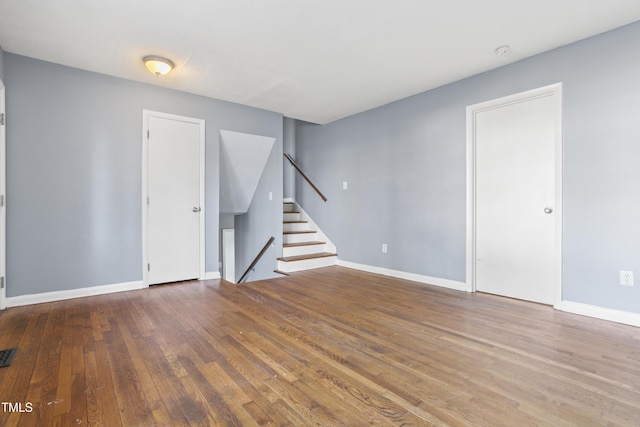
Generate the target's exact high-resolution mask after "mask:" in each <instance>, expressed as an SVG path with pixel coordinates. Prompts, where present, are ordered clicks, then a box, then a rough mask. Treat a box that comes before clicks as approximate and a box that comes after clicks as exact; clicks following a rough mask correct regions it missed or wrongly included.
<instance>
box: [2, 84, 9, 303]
mask: <svg viewBox="0 0 640 427" xmlns="http://www.w3.org/2000/svg"><path fill="white" fill-rule="evenodd" d="M0 114H4V123H5V124H4V125H0V195H1V196H2V197H3V199H2V206H1V207H0V210H2V215H0V277H4V287H2V288H0V310H4V309H5V308H7V195H6V194H7V191H6V189H7V168H6V166H7V160H6V153H7V152H6V141H7V139H6V138H7V134H6V128H7V125H6V124H7V111H6V104H5V86H4V83H3V82H2V80H0Z"/></svg>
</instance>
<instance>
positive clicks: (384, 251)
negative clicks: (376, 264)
mask: <svg viewBox="0 0 640 427" xmlns="http://www.w3.org/2000/svg"><path fill="white" fill-rule="evenodd" d="M382 253H383V254H386V253H387V244H386V243H383V244H382Z"/></svg>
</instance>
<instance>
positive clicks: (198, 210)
mask: <svg viewBox="0 0 640 427" xmlns="http://www.w3.org/2000/svg"><path fill="white" fill-rule="evenodd" d="M201 210H202V209H201V208H193V209H191V212H200V211H201Z"/></svg>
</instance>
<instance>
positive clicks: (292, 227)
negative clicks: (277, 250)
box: [278, 199, 338, 273]
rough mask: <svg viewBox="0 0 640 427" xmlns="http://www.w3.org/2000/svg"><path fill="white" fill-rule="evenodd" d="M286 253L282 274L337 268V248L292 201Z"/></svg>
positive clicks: (286, 218)
mask: <svg viewBox="0 0 640 427" xmlns="http://www.w3.org/2000/svg"><path fill="white" fill-rule="evenodd" d="M283 233H284V234H283V239H282V243H283V249H282V257H281V258H278V270H279V271H281V272H283V273H292V272H295V271H302V270H311V269H313V268H320V267H328V266H330V265H336V264H337V261H338V256H337V254H336V247H335V245H334V244H333V243H331V241H330V240H329V239H328V238H327V236H326V235H325V234H324V233H323V232H322V231H321V230H320V228H319V227H318V226H317V225H316V223H314V222H313V220H311V218H310V217H309V215H308V214H307V213H306V212H305V211H304V210H303V209H301V208H300V206H299V205H298V204H297V203H295V202H294V201H293V200H292V199H286V200H285V201H284V215H283Z"/></svg>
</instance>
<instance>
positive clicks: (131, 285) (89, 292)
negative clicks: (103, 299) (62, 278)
mask: <svg viewBox="0 0 640 427" xmlns="http://www.w3.org/2000/svg"><path fill="white" fill-rule="evenodd" d="M142 288H145V286H144V283H143V282H142V280H140V281H135V282H127V283H117V284H114V285H102V286H92V287H89V288H80V289H69V290H65V291H54V292H43V293H41V294H29V295H19V296H17V297H9V298H7V307H19V306H23V305H31V304H42V303H45V302H53V301H62V300H67V299H73V298H82V297H90V296H94V295H103V294H112V293H115V292H125V291H133V290H136V289H142Z"/></svg>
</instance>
